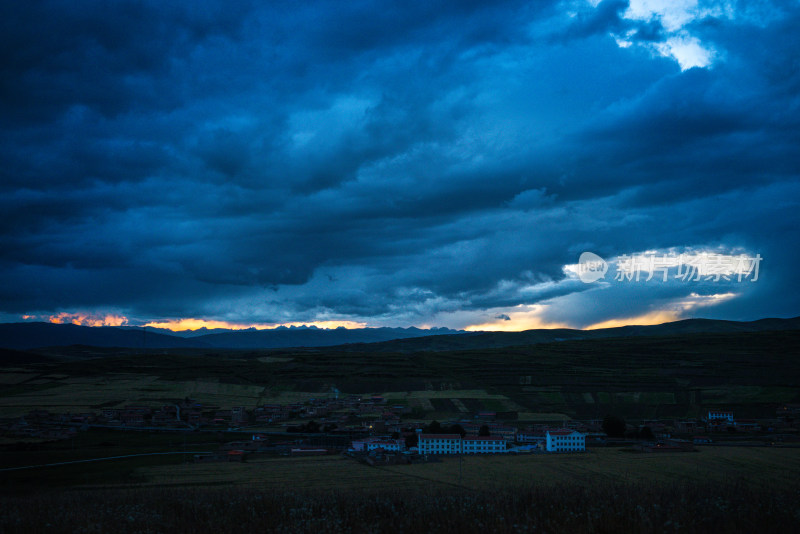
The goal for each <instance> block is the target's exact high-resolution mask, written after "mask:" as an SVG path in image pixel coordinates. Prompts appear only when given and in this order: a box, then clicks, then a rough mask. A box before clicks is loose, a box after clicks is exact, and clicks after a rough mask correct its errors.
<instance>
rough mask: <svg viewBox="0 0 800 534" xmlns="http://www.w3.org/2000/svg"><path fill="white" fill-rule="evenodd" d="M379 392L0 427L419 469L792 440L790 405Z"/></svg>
mask: <svg viewBox="0 0 800 534" xmlns="http://www.w3.org/2000/svg"><path fill="white" fill-rule="evenodd" d="M419 415H420V414H418V413H416V414H415V413H412V410H411V409H410V408H409V407H408V406H407V405H402V404H391V403H390V402H388V401H387V399H386V398H384V397H383V396H381V395H366V396H363V395H345V396H342V397H341V398H340V396H339V392H338V391H337V392H336V393H335V394H333V395H330V396H328V397H319V398H309V399H308V400H306V401H303V402H292V403H286V404H278V403H268V404H262V405H259V406H256V407H253V408H248V407H245V406H234V407H230V408H223V407H220V406H212V405H209V404H205V403H203V402H202V401H201V400H197V399H189V398H184V399H182V400H176V401H175V402H173V403H169V404H161V405H159V406H147V405H125V406H123V407H121V408H104V409H101V410H99V411H94V412H82V413H51V412H49V411H47V410H41V409H39V410H32V411H30V412H29V413H28V414H27V415H25V416H24V417H18V418H6V419H4V420H2V421H0V435H2V436H3V437H4V438H5V439H6V440H7V441H8V440H11V441H13V440H38V441H57V440H68V439H70V438H74V437H75V435H76V434H77V433H78V432H83V431H87V430H90V429H107V430H118V431H121V432H122V431H128V432H155V433H162V432H172V433H181V432H210V433H213V434H215V435H219V436H223V437H225V438H231V437H235V438H236V439H226V440H225V441H223V442H221V443H220V444H219V448H218V450H217V451H212V452H209V453H205V454H195V455H194V457H193V460H194V461H195V462H208V461H245V460H246V458H247V457H248V456H250V455H253V454H276V455H284V456H300V457H302V456H317V455H328V454H346V455H348V456H350V457H352V458H355V459H357V460H360V461H363V462H365V463H368V464H370V465H375V464H376V463H379V462H383V463H395V464H401V463H412V462H424V461H428V460H429V459H432V458H435V457H441V456H444V455H489V454H511V455H514V454H537V453H581V452H585V451H586V449H587V447H603V446H628V447H630V448H631V450H635V451H638V452H652V453H661V452H684V451H691V450H694V448H695V446H698V445H699V446H703V445H711V444H715V445H721V444H726V445H734V444H739V445H749V446H752V445H775V444H788V443H793V442H800V404H783V405H781V406H779V407H778V408H777V410H776V412H775V416H774V417H772V418H768V419H737V418H736V417H735V416H734V413H733V412H732V411H726V410H719V409H709V410H707V411H706V412H705V413H704V416H703V417H701V418H697V419H660V420H642V421H628V422H625V421H623V420H622V419H621V418H619V417H615V416H607V417H605V418H604V419H593V420H571V419H564V420H562V421H559V422H553V421H542V422H520V421H518V420H517V416H518V414H517V413H516V412H493V411H478V412H475V413H472V414H464V415H468V416H469V417H462V418H459V419H455V420H449V421H442V422H439V421H435V420H426V419H423V418H420V417H418V416H419Z"/></svg>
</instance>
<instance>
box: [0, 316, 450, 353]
mask: <svg viewBox="0 0 800 534" xmlns="http://www.w3.org/2000/svg"><path fill="white" fill-rule="evenodd" d="M159 330H160V329H159ZM163 332H164V331H163V330H160V331H159V332H153V331H152V330H151V329H150V328H148V329H146V330H145V329H144V328H135V327H134V328H131V327H122V328H120V327H113V326H102V327H91V326H79V325H73V324H53V323H41V322H37V323H0V348H6V349H16V350H29V349H37V348H44V347H63V346H69V345H86V346H91V347H119V348H141V349H175V348H198V349H209V348H219V349H268V348H288V347H328V346H334V345H343V344H348V343H374V342H380V341H389V340H393V339H402V338H409V337H420V336H429V335H432V334H440V335H452V334H459V333H462V332H460V331H458V330H450V329H447V328H436V329H432V330H423V329H420V328H414V327H411V328H355V329H350V330H348V329H345V328H336V329H331V330H326V329H322V328H313V327H306V328H303V327H295V328H277V329H272V330H228V331H224V332H221V333H213V334H201V335H197V336H193V337H186V334H185V333H184V335H171V334H165V333H163Z"/></svg>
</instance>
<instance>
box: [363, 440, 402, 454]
mask: <svg viewBox="0 0 800 534" xmlns="http://www.w3.org/2000/svg"><path fill="white" fill-rule="evenodd" d="M405 448H406V442H405V440H402V439H387V440H381V441H371V442H369V443H367V450H368V451H374V450H378V449H382V450H383V451H384V452H401V451H403V450H405Z"/></svg>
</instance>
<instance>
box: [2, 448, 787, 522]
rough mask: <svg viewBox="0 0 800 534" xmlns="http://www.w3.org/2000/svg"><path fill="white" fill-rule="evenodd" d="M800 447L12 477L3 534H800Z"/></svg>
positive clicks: (158, 466)
mask: <svg viewBox="0 0 800 534" xmlns="http://www.w3.org/2000/svg"><path fill="white" fill-rule="evenodd" d="M798 472H800V449H797V448H793V447H777V446H776V447H733V446H724V447H723V446H720V447H716V446H709V447H703V448H700V449H699V450H698V451H696V452H687V453H674V454H637V453H632V452H627V451H625V450H623V449H620V448H617V447H606V448H597V449H592V450H590V451H588V452H586V453H582V454H564V455H544V454H538V455H537V454H533V455H521V456H513V455H499V456H487V457H468V458H463V459H458V458H456V457H445V458H442V459H441V461H437V462H435V463H429V464H416V465H397V466H386V467H370V466H367V465H364V464H361V463H357V462H355V461H354V460H352V459H350V458H346V457H343V456H340V455H328V456H321V457H314V458H282V457H274V456H260V457H259V456H254V457H253V458H252V459H248V461H247V462H246V463H212V464H195V463H185V462H183V461H182V460H181V459H180V457H169V461H165V460H164V458H158V457H145V458H136V459H130V460H115V461H108V462H95V463H88V464H78V465H69V466H60V467H50V468H37V469H31V470H21V471H10V472H9V471H7V472H4V473H3V475H4V478H5V481H4V482H5V483H4V484H3V487H2V493H0V532H25V533H32V532H115V533H127V532H131V533H133V532H187V533H189V532H280V533H284V532H314V533H325V532H411V533H422V532H458V533H470V532H481V533H485V532H577V533H581V532H609V533H611V532H614V533H618V532H626V533H628V532H748V533H751V532H779V531H783V532H793V531H796V525H797V524H798V521H800V481H798V477H797V473H798Z"/></svg>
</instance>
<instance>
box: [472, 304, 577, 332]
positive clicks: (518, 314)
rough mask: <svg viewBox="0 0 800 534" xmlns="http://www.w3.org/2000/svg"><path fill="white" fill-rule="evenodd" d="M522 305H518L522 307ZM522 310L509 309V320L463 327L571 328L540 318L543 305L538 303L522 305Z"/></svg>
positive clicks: (511, 329)
mask: <svg viewBox="0 0 800 534" xmlns="http://www.w3.org/2000/svg"><path fill="white" fill-rule="evenodd" d="M522 307H523V306H518V308H522ZM524 308H525V310H523V311H510V312H508V313H505V314H503V315H507V316H508V318H509V320H506V319H499V318H498V319H495V320H493V321H489V322H486V323H481V324H474V325H469V326H467V327H465V328H464V330H466V331H468V332H476V331H484V332H522V331H523V330H538V329H542V330H553V329H556V328H573V327H572V326H570V325H568V324H566V323H552V322H548V321H546V320H544V319H542V317H541V314H542V312H543V311H544V309H545V307H544V306H543V305H540V304H534V305H531V306H524Z"/></svg>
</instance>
